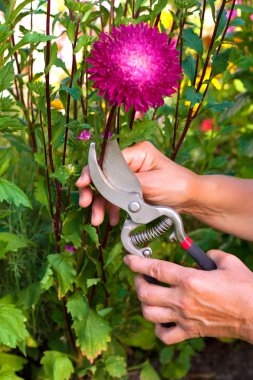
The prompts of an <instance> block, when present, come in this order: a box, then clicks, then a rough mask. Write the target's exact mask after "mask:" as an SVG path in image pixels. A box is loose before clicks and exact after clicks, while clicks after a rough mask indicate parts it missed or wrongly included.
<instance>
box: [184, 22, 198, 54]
mask: <svg viewBox="0 0 253 380" xmlns="http://www.w3.org/2000/svg"><path fill="white" fill-rule="evenodd" d="M182 36H183V40H184V42H185V44H186V46H188V47H189V48H191V49H193V50H195V51H196V52H197V53H198V54H199V55H200V57H202V54H203V44H202V40H201V38H200V37H199V36H198V35H197V33H195V32H194V31H193V29H192V28H187V29H184V30H183V35H182Z"/></svg>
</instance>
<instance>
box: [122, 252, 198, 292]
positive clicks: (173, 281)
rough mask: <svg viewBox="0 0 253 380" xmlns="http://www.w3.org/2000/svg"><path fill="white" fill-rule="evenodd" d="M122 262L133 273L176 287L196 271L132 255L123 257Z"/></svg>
mask: <svg viewBox="0 0 253 380" xmlns="http://www.w3.org/2000/svg"><path fill="white" fill-rule="evenodd" d="M124 262H125V264H126V265H128V266H129V268H130V269H131V270H132V271H133V272H137V273H141V274H146V275H148V276H151V277H154V278H156V279H157V280H158V281H162V282H164V283H165V284H170V285H178V284H179V283H180V282H181V279H182V278H184V277H185V275H187V274H190V272H193V271H196V269H193V268H184V267H182V266H180V265H177V264H174V263H170V262H167V261H162V260H157V259H148V260H147V259H146V258H142V257H138V256H133V255H127V256H125V257H124Z"/></svg>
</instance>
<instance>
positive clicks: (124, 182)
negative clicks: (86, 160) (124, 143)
mask: <svg viewBox="0 0 253 380" xmlns="http://www.w3.org/2000/svg"><path fill="white" fill-rule="evenodd" d="M103 173H104V175H105V177H106V178H107V180H108V182H110V183H111V184H112V185H113V186H115V187H116V188H117V189H119V190H122V191H128V192H135V193H139V194H140V195H141V197H142V190H141V185H140V182H139V181H138V179H137V178H136V176H135V175H134V174H133V172H132V170H131V169H130V168H129V167H128V165H127V163H126V161H125V159H124V156H123V154H122V153H121V150H120V148H119V145H118V143H117V140H112V141H108V142H107V145H106V150H105V156H104V162H103Z"/></svg>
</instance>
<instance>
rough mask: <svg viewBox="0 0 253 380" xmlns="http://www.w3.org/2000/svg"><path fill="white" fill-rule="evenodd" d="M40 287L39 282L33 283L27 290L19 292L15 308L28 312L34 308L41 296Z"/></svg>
mask: <svg viewBox="0 0 253 380" xmlns="http://www.w3.org/2000/svg"><path fill="white" fill-rule="evenodd" d="M41 293H42V291H41V286H40V283H39V282H34V283H33V284H31V285H30V286H28V287H27V288H25V289H23V290H21V292H19V293H18V295H17V296H18V301H17V306H18V307H20V308H22V309H23V310H29V309H30V308H34V306H35V305H36V304H37V303H38V302H39V299H40V296H41Z"/></svg>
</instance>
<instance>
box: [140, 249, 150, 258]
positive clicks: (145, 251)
mask: <svg viewBox="0 0 253 380" xmlns="http://www.w3.org/2000/svg"><path fill="white" fill-rule="evenodd" d="M142 254H143V256H144V257H149V256H151V255H152V250H151V248H145V249H144V250H143V251H142Z"/></svg>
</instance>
